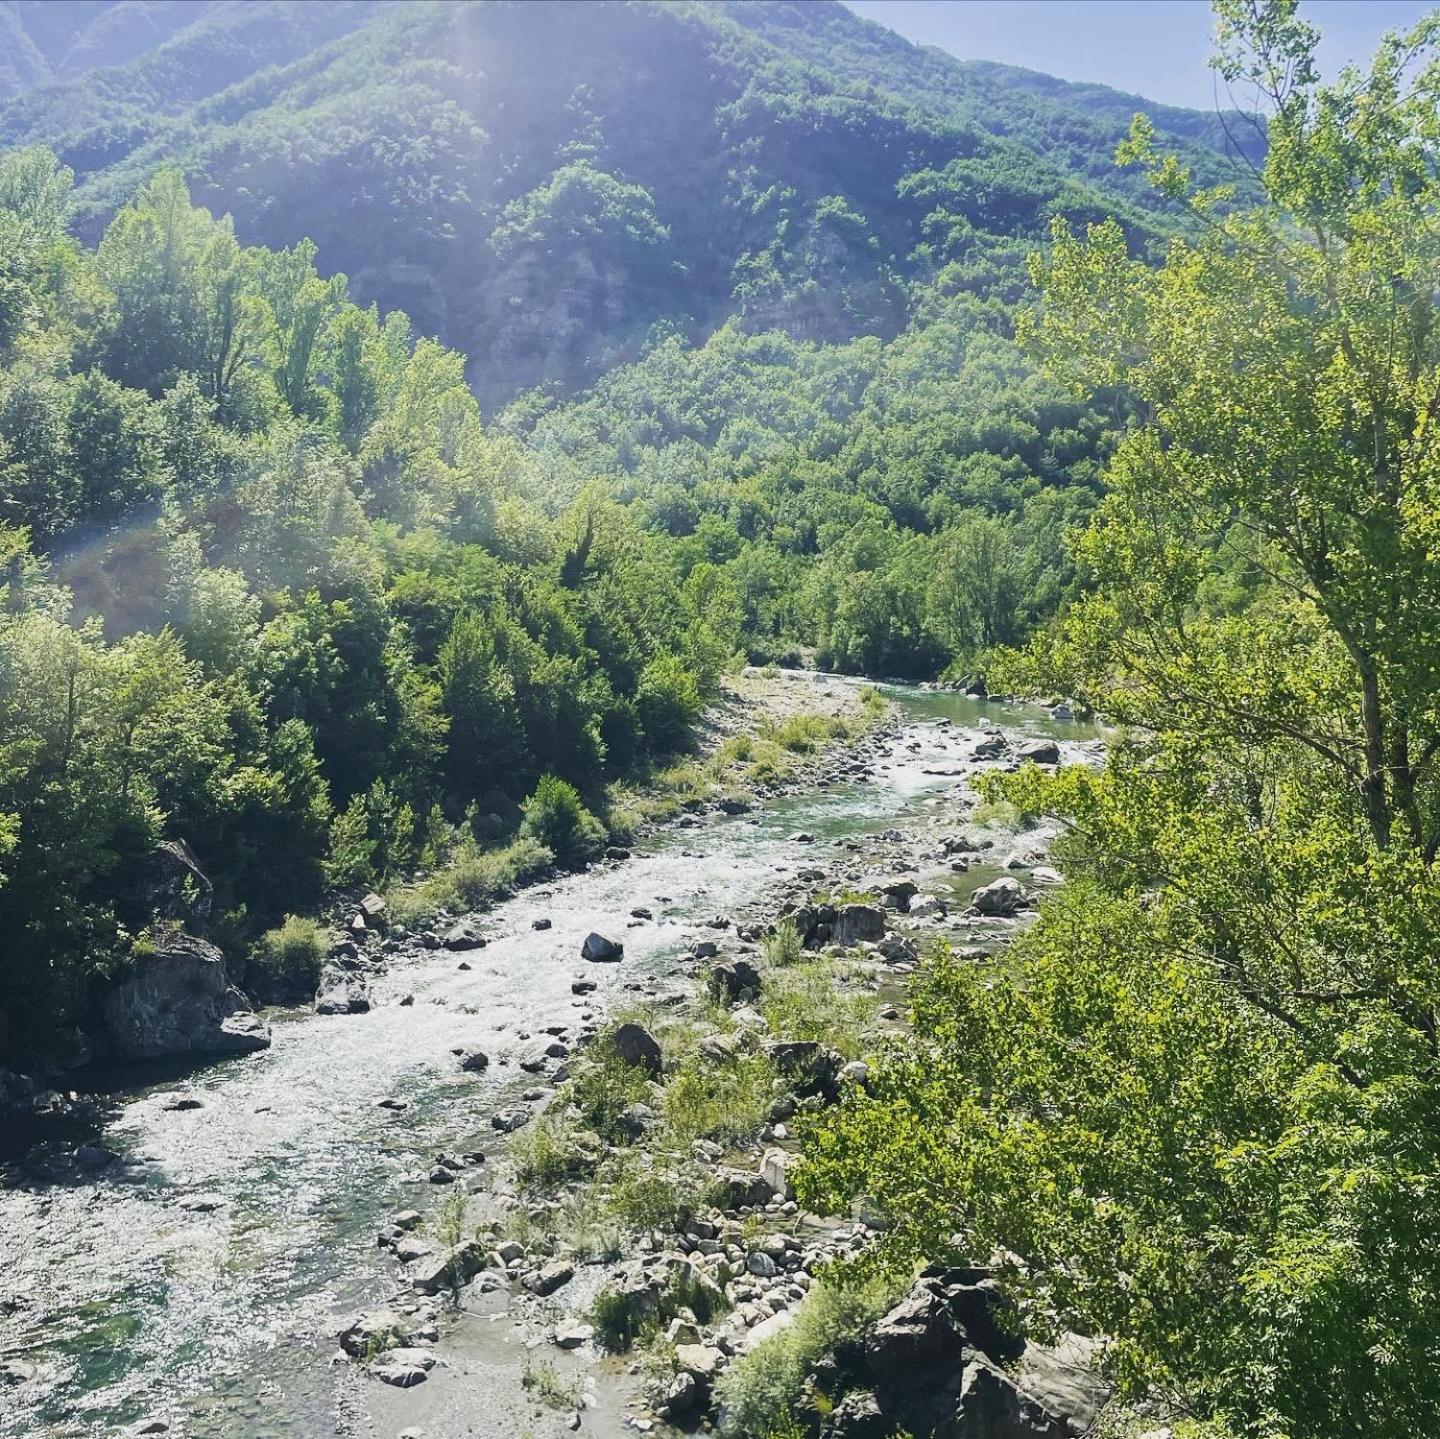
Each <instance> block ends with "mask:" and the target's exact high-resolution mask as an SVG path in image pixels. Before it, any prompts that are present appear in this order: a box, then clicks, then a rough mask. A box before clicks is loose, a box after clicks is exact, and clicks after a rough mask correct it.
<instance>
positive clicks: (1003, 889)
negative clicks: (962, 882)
mask: <svg viewBox="0 0 1440 1439" xmlns="http://www.w3.org/2000/svg"><path fill="white" fill-rule="evenodd" d="M1024 902H1025V890H1024V889H1023V888H1022V887H1021V884H1020V881H1019V880H1018V879H1011V878H1010V877H1009V876H1008V875H1006V876H1005V877H1004V878H1003V879H997V880H993V881H991V883H989V884H984V885H981V886H980V888H979V889H977V890H976V891H975V892H974V893H973V894H972V895H971V896H970V903H971V904H972V905H973V906H974V907H975V912H976V913H977V914H983V915H988V916H991V917H1003V916H1005V915H1010V914H1014V913H1015V911H1016V910H1017V909H1019V908H1020V906H1021V905H1022V904H1023V903H1024Z"/></svg>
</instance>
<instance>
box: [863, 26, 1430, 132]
mask: <svg viewBox="0 0 1440 1439" xmlns="http://www.w3.org/2000/svg"><path fill="white" fill-rule="evenodd" d="M845 3H846V4H848V5H849V6H850V8H851V9H852V10H854V11H855V12H856V13H857V14H860V15H863V16H865V18H866V19H868V20H878V21H879V22H880V23H881V24H882V25H888V26H889V27H890V28H891V29H892V30H898V31H899V32H900V34H902V35H903V36H905V38H906V39H907V40H913V41H915V42H916V43H917V44H921V45H936V46H939V48H940V49H942V50H948V51H949V52H950V53H951V54H952V55H958V56H959V57H960V58H961V59H962V60H1003V61H1005V62H1006V63H1007V64H1010V65H1024V66H1025V67H1026V68H1027V69H1031V70H1043V71H1044V72H1045V73H1046V74H1048V75H1059V76H1060V77H1061V78H1063V79H1066V80H1093V81H1098V82H1099V83H1101V84H1104V85H1112V86H1114V87H1115V88H1116V89H1117V90H1126V91H1129V92H1131V93H1133V94H1136V95H1143V96H1145V98H1146V99H1148V100H1160V101H1162V102H1165V103H1167V104H1171V105H1190V106H1194V107H1196V108H1198V109H1204V110H1210V109H1214V108H1215V96H1216V89H1215V86H1216V85H1217V84H1218V83H1220V82H1219V77H1218V76H1216V75H1215V74H1214V72H1213V71H1212V70H1211V69H1210V68H1209V66H1208V65H1207V64H1206V61H1207V60H1208V58H1209V56H1210V49H1211V45H1210V40H1211V15H1210V6H1209V5H1208V3H1206V0H845ZM1436 3H1437V0H1302V3H1301V6H1300V13H1301V15H1302V16H1304V17H1305V18H1306V19H1308V20H1310V21H1311V23H1312V24H1315V25H1318V26H1319V27H1320V31H1321V36H1322V41H1321V52H1320V53H1321V60H1322V63H1323V64H1324V66H1325V67H1326V69H1327V71H1332V72H1333V71H1334V70H1338V69H1339V68H1340V66H1341V65H1343V64H1344V63H1345V62H1346V61H1347V60H1357V61H1364V60H1366V59H1368V58H1369V56H1370V53H1371V51H1372V50H1373V49H1374V48H1375V42H1376V40H1378V39H1379V37H1380V36H1381V35H1382V34H1383V33H1384V32H1385V31H1386V30H1392V29H1405V28H1407V27H1408V26H1410V25H1413V24H1414V23H1415V21H1416V20H1418V19H1420V17H1421V16H1422V15H1424V14H1426V13H1427V12H1428V11H1430V10H1432V9H1434V8H1435V4H1436ZM1220 95H1221V102H1222V104H1223V103H1224V101H1225V96H1224V90H1223V85H1222V87H1221V91H1220Z"/></svg>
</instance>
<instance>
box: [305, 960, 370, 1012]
mask: <svg viewBox="0 0 1440 1439" xmlns="http://www.w3.org/2000/svg"><path fill="white" fill-rule="evenodd" d="M369 1009H370V996H369V995H368V994H366V992H365V984H364V981H363V980H360V979H356V978H353V977H350V976H347V975H344V974H342V973H340V972H339V971H337V970H331V971H329V972H328V973H326V974H325V975H324V976H323V977H322V979H321V981H320V992H319V993H318V994H317V995H316V996H315V1013H316V1014H365V1013H368V1011H369Z"/></svg>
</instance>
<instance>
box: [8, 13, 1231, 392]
mask: <svg viewBox="0 0 1440 1439" xmlns="http://www.w3.org/2000/svg"><path fill="white" fill-rule="evenodd" d="M0 16H3V20H0V23H3V24H6V25H8V26H9V27H10V30H11V31H12V32H15V33H18V35H19V36H20V37H21V38H22V39H23V40H26V41H28V42H29V43H28V46H27V45H21V44H17V45H14V46H12V47H10V48H11V50H12V52H13V54H14V55H15V56H16V57H18V58H17V59H15V60H12V62H11V66H10V70H9V73H8V74H7V75H6V77H5V79H4V80H3V81H0V85H3V87H4V88H5V89H8V90H9V91H10V92H11V94H12V98H11V99H10V100H9V101H8V103H6V104H5V105H3V107H0V145H17V144H28V143H35V142H40V141H43V142H44V143H46V144H49V145H51V146H52V147H53V148H54V149H55V150H56V151H57V153H58V154H59V156H60V158H61V159H62V160H63V161H64V162H65V163H66V164H68V165H70V166H71V167H72V168H73V169H74V170H75V172H76V174H77V177H78V179H79V197H80V200H81V205H82V217H83V222H84V228H85V229H86V231H87V233H90V234H96V233H98V228H99V226H100V225H101V224H102V223H103V221H104V220H105V219H106V218H108V216H109V215H110V214H112V213H113V212H114V210H115V208H116V207H117V205H118V204H120V203H121V202H122V201H123V200H124V199H126V198H128V196H129V195H130V194H131V193H133V191H134V189H135V187H136V186H137V185H138V184H139V183H140V182H141V181H143V180H144V179H145V178H146V177H147V176H148V175H150V174H151V173H153V172H154V171H155V170H156V169H157V168H158V167H159V166H161V165H162V164H168V163H177V164H179V165H180V166H181V167H182V168H183V170H184V171H185V173H186V175H187V177H188V178H189V180H190V182H191V187H192V192H193V193H194V196H195V198H196V200H197V201H198V202H200V203H203V204H205V205H207V206H208V207H210V208H211V209H213V210H214V211H216V212H217V213H220V212H229V213H231V214H233V215H234V217H235V222H236V228H237V233H238V235H239V237H240V239H241V240H242V241H243V242H246V243H259V244H264V245H270V246H284V245H288V244H293V243H294V242H295V241H296V240H298V239H301V238H303V237H309V238H311V239H313V240H314V241H315V242H316V243H317V245H318V247H319V263H320V266H321V268H322V270H324V271H326V272H334V271H344V272H345V273H346V274H347V275H348V276H349V277H350V281H351V285H352V291H353V293H354V294H355V295H356V296H357V298H359V299H361V300H365V301H368V300H374V301H376V302H377V303H378V304H379V305H380V306H381V308H382V309H389V308H391V307H396V306H398V307H401V308H404V309H405V310H406V311H407V312H408V313H409V314H410V315H411V317H412V319H413V320H414V321H415V323H416V325H417V327H418V328H420V329H421V330H423V331H425V332H427V333H433V334H435V335H437V336H439V337H440V338H442V339H444V340H445V341H446V342H447V343H449V344H453V345H455V346H457V347H458V348H461V349H462V350H464V351H465V352H466V354H467V355H468V356H469V360H470V376H471V380H472V382H473V384H474V385H475V388H476V390H477V392H478V394H479V395H480V396H481V399H482V402H484V403H485V404H486V405H487V407H493V406H494V405H497V404H502V403H504V402H506V401H508V400H509V399H511V398H513V396H514V395H515V394H516V393H518V392H519V391H521V390H523V389H527V388H529V387H531V386H534V385H537V384H546V383H549V384H553V385H558V386H559V388H560V389H561V391H563V392H568V391H571V390H574V389H575V388H577V387H583V386H585V385H587V384H589V383H591V382H593V381H594V380H595V379H596V378H597V377H598V376H599V375H600V374H601V373H603V372H604V371H605V370H607V369H609V368H611V367H612V366H613V365H614V364H615V363H617V362H618V361H622V360H625V359H629V358H633V357H634V356H636V355H637V354H638V353H639V352H640V351H641V349H642V348H643V346H644V344H645V342H646V338H647V336H650V335H652V330H653V327H654V326H656V325H657V324H659V325H662V326H667V327H676V326H678V327H679V328H680V329H681V330H682V331H683V332H684V333H686V334H688V335H691V336H701V335H703V334H705V333H708V332H709V331H711V330H713V329H714V328H715V327H716V326H717V325H719V324H721V323H723V322H724V321H725V320H726V319H727V318H731V317H735V318H737V319H739V320H740V321H741V322H742V323H743V324H744V325H745V327H746V328H747V329H749V330H752V331H755V330H763V329H770V328H779V329H783V330H784V331H786V332H787V333H788V334H790V335H793V336H796V337H803V338H810V339H823V340H837V339H846V338H849V337H851V336H854V335H856V334H868V333H873V334H881V335H893V334H895V333H896V332H897V331H898V330H899V329H901V328H902V327H903V325H904V323H905V321H906V319H907V317H908V315H909V314H910V313H911V309H912V298H913V292H912V289H911V287H912V285H913V284H914V282H916V281H926V280H929V279H933V277H934V276H935V275H936V274H937V273H938V272H939V271H940V270H941V269H942V268H943V267H944V266H945V265H946V264H948V263H950V262H953V261H960V262H962V263H963V264H964V265H965V266H967V267H968V268H969V269H970V270H971V271H972V272H973V279H972V281H971V283H972V285H973V286H974V287H975V288H977V289H980V290H984V291H987V292H990V291H996V292H1004V291H1005V290H1006V289H1007V288H1010V287H1011V277H1013V274H1014V265H1015V261H1016V258H1017V257H1018V255H1019V254H1020V253H1021V251H1022V250H1023V248H1024V247H1025V246H1026V245H1029V244H1033V243H1034V242H1035V241H1036V240H1038V239H1039V238H1040V237H1041V236H1042V235H1043V233H1044V231H1045V229H1046V226H1047V224H1048V221H1049V219H1050V217H1051V216H1052V215H1053V214H1055V213H1058V212H1065V213H1069V214H1074V215H1078V216H1081V217H1085V218H1098V217H1100V216H1101V215H1103V214H1107V213H1116V214H1118V215H1120V216H1121V217H1122V218H1123V220H1124V222H1125V224H1126V226H1127V229H1128V231H1129V233H1130V234H1131V236H1132V239H1133V242H1134V243H1135V244H1137V245H1144V244H1146V243H1148V242H1150V241H1152V240H1153V239H1154V238H1155V237H1157V236H1158V235H1160V234H1163V233H1164V232H1165V231H1166V230H1167V229H1168V228H1169V227H1170V226H1171V224H1172V223H1173V218H1172V217H1171V216H1170V215H1168V214H1166V213H1165V211H1164V210H1163V208H1157V207H1156V203H1155V201H1154V199H1153V196H1152V195H1151V193H1150V192H1149V190H1148V189H1147V187H1146V186H1145V185H1144V182H1143V179H1142V178H1140V177H1138V176H1136V175H1134V174H1124V173H1121V172H1119V171H1117V170H1116V169H1115V166H1114V164H1113V152H1114V148H1115V144H1116V142H1117V140H1118V139H1119V138H1120V137H1121V136H1122V135H1123V134H1124V132H1125V130H1126V128H1127V127H1128V124H1129V120H1130V117H1131V115H1132V114H1133V113H1134V111H1135V110H1136V109H1137V108H1140V107H1141V106H1142V104H1143V102H1142V101H1140V100H1138V99H1137V98H1136V97H1132V96H1123V95H1119V94H1117V93H1115V92H1112V91H1108V90H1105V89H1103V88H1102V87H1093V86H1081V85H1073V84H1066V83H1064V82H1060V81H1053V80H1050V79H1048V78H1047V77H1045V76H1041V75H1037V74H1034V73H1031V72H1027V71H1021V70H1015V69H1010V68H1007V67H1004V66H995V65H986V64H965V63H961V62H959V61H956V60H954V59H952V58H951V57H949V56H947V55H944V54H942V53H941V52H938V51H935V50H926V49H921V48H918V47H916V46H913V45H911V44H909V43H908V42H906V41H905V40H903V39H901V38H900V37H899V36H897V35H895V34H893V33H892V32H890V31H888V30H886V29H884V28H883V27H882V26H879V25H875V24H873V23H870V22H867V21H864V20H861V19H860V18H858V17H857V16H856V15H854V14H853V13H851V12H850V11H849V10H847V9H846V8H845V7H843V6H842V5H840V4H838V3H832V0H800V3H771V0H739V3H721V4H711V5H706V4H691V3H685V0H676V3H644V4H624V3H610V0H601V3H595V0H585V3H552V4H545V5H526V4H511V3H503V0H496V2H495V3H478V4H469V5H453V4H430V3H423V4H411V3H407V4H398V5H397V4H390V3H385V0H308V3H304V4H297V3H291V0H221V2H220V3H207V4H191V5H181V4H142V3H139V0H124V3H117V4H109V5H107V4H97V3H73V4H72V3H64V0H61V3H51V4H44V5H38V4H29V3H13V0H12V3H10V4H8V5H6V6H4V7H0ZM26 55H29V56H30V57H31V58H30V60H29V61H28V62H27V61H26V60H25V56H26ZM97 65H98V66H107V67H109V68H103V69H98V70H97V69H95V68H94V67H96V66H97ZM81 72H89V73H83V75H82V73H81ZM1146 108H1148V109H1149V111H1150V113H1151V114H1152V116H1153V117H1154V119H1155V121H1156V123H1157V125H1158V126H1159V127H1160V129H1161V131H1162V137H1163V139H1164V140H1165V141H1166V142H1167V143H1169V144H1171V145H1173V146H1174V147H1175V148H1176V149H1177V150H1178V151H1179V152H1180V153H1181V154H1182V156H1183V157H1184V158H1185V159H1186V160H1187V161H1188V162H1189V163H1191V164H1192V165H1193V166H1194V167H1195V169H1196V172H1197V175H1198V176H1199V177H1200V178H1202V179H1204V180H1207V181H1220V180H1231V181H1239V182H1240V183H1241V184H1246V183H1248V182H1249V180H1250V171H1249V169H1248V167H1247V166H1246V165H1244V164H1237V163H1235V162H1234V161H1233V160H1231V159H1228V158H1226V157H1225V152H1227V151H1228V150H1232V149H1233V144H1234V142H1236V141H1240V142H1243V143H1245V144H1246V145H1248V146H1249V147H1250V150H1251V154H1252V157H1253V153H1254V148H1255V135H1254V132H1253V130H1251V129H1249V128H1248V126H1247V125H1246V124H1245V123H1244V122H1241V121H1238V120H1236V119H1234V118H1232V119H1231V121H1229V122H1228V123H1227V122H1225V121H1222V120H1221V119H1220V118H1218V117H1216V116H1213V115H1210V116H1207V115H1202V114H1199V113H1197V112H1189V111H1184V110H1177V109H1173V108H1169V107H1146Z"/></svg>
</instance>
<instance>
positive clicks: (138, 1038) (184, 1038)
mask: <svg viewBox="0 0 1440 1439" xmlns="http://www.w3.org/2000/svg"><path fill="white" fill-rule="evenodd" d="M150 940H151V943H152V945H153V946H154V947H153V949H151V950H150V952H149V953H146V954H143V955H142V956H141V957H140V958H139V959H138V960H137V961H136V964H135V967H134V969H133V971H132V972H131V973H130V975H129V976H128V977H127V978H125V979H123V980H122V981H121V982H120V983H119V984H118V985H116V987H115V988H114V989H113V990H112V991H111V992H110V994H109V995H108V996H107V997H106V999H105V1005H104V1013H105V1026H106V1029H107V1030H108V1032H109V1035H110V1039H111V1041H112V1043H113V1044H114V1046H115V1051H116V1053H117V1054H119V1055H120V1057H121V1058H123V1059H158V1058H160V1057H162V1056H164V1055H171V1054H248V1053H250V1052H251V1051H252V1050H256V1049H266V1048H268V1047H269V1044H270V1031H269V1030H268V1029H267V1028H266V1027H265V1025H264V1024H263V1023H262V1022H261V1020H260V1019H259V1017H258V1016H257V1015H256V1014H254V1013H253V1012H252V1011H251V1009H250V1003H249V1001H248V1000H247V999H246V998H245V996H244V995H243V994H241V993H240V991H239V990H238V989H236V988H234V986H233V985H231V984H230V982H229V980H228V979H227V978H226V975H225V958H224V956H223V955H222V954H221V953H220V951H219V950H218V949H216V948H215V946H214V945H213V944H207V943H206V941H205V940H203V939H196V938H194V936H192V935H188V934H185V933H183V932H182V931H179V930H161V931H156V932H155V933H154V934H152V935H151V936H150Z"/></svg>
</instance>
